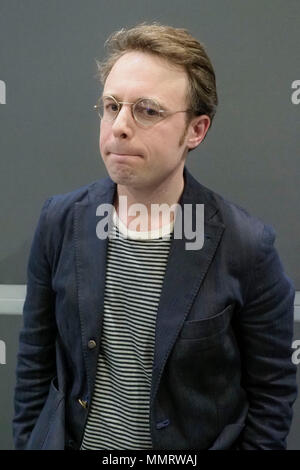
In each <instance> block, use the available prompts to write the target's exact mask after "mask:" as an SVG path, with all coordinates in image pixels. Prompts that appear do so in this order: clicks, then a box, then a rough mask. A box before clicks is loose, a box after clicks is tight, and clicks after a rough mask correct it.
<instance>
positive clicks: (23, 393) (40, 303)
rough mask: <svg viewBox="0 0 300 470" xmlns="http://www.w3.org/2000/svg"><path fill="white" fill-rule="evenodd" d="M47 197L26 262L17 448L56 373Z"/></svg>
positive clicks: (16, 396)
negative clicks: (46, 237)
mask: <svg viewBox="0 0 300 470" xmlns="http://www.w3.org/2000/svg"><path fill="white" fill-rule="evenodd" d="M51 199H52V198H49V199H47V200H46V201H45V203H44V205H43V207H42V210H41V214H40V218H39V221H38V224H37V227H36V230H35V233H34V237H33V241H32V245H31V250H30V254H29V260H28V265H27V292H26V298H25V302H24V307H23V326H22V329H21V331H20V335H19V349H18V356H17V366H16V385H15V390H14V417H13V437H14V443H15V448H16V449H25V448H26V443H27V442H28V440H29V437H30V434H31V432H32V430H33V428H34V425H35V423H36V420H37V418H38V416H39V414H40V412H41V410H42V408H43V405H44V403H45V401H46V399H47V396H48V392H49V387H50V382H51V379H52V378H53V377H54V376H55V375H56V360H55V340H56V322H55V312H54V308H55V299H54V293H53V291H52V289H51V267H50V264H49V260H48V258H47V254H46V249H45V246H46V244H45V234H46V231H47V210H48V207H49V204H50V203H51Z"/></svg>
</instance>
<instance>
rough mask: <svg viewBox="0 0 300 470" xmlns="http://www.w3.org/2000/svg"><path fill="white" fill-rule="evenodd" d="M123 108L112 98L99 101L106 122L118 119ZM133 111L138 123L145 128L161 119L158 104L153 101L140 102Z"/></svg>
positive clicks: (99, 108) (100, 110) (99, 107)
mask: <svg viewBox="0 0 300 470" xmlns="http://www.w3.org/2000/svg"><path fill="white" fill-rule="evenodd" d="M121 106H122V105H121V104H119V103H118V102H117V101H116V100H114V99H113V98H112V97H103V98H102V99H100V100H99V105H98V112H99V115H100V117H101V118H102V119H103V120H104V121H113V120H114V119H115V118H116V117H117V115H118V113H119V111H120V109H121ZM132 111H133V115H134V117H135V119H136V121H138V122H139V123H141V124H143V125H144V126H147V125H151V124H153V123H155V122H157V121H158V120H159V119H160V118H161V111H160V108H159V106H158V104H157V103H156V102H155V101H153V100H151V99H141V100H138V101H137V102H136V103H135V104H134V105H133V107H132Z"/></svg>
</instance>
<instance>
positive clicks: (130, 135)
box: [100, 51, 188, 192]
mask: <svg viewBox="0 0 300 470" xmlns="http://www.w3.org/2000/svg"><path fill="white" fill-rule="evenodd" d="M187 86H188V79H187V75H186V73H185V71H184V70H183V69H182V70H181V69H178V68H174V67H173V66H172V65H170V64H169V63H168V62H166V61H164V60H162V59H160V58H158V57H156V56H153V55H150V54H145V53H142V52H136V51H132V52H128V53H126V54H124V55H123V56H122V57H121V58H120V59H118V61H117V62H116V63H115V64H114V66H113V68H112V70H111V71H110V73H109V75H108V77H107V79H106V82H105V86H104V90H103V95H112V96H114V97H115V98H116V99H117V100H118V101H126V102H130V103H134V102H136V101H137V100H138V99H139V98H154V99H155V100H156V101H157V102H158V103H159V104H160V105H161V107H162V108H163V109H166V110H167V111H171V112H173V111H179V110H185V109H187V107H188V106H187V102H186V101H187V100H186V93H187ZM186 130H187V129H186V113H177V114H174V115H172V116H168V117H167V118H165V119H163V120H161V121H159V122H157V123H156V124H154V125H153V126H152V127H149V128H144V127H142V126H141V125H139V124H138V123H137V122H136V121H135V120H134V118H133V116H132V113H131V107H130V106H129V105H123V106H122V108H121V110H120V112H119V114H118V116H117V117H116V119H115V120H114V121H112V122H105V121H101V125H100V152H101V155H102V158H103V161H104V163H105V166H106V168H107V171H108V173H109V175H110V177H111V179H112V180H113V181H115V182H116V183H117V184H120V185H124V186H128V187H131V188H134V189H139V190H141V189H142V190H144V191H147V192H148V191H150V192H151V191H153V190H155V189H157V188H162V187H163V185H164V184H166V183H167V182H168V181H170V180H173V181H174V177H175V180H176V177H177V176H179V175H182V171H183V166H184V161H185V158H186V154H187V144H186V142H187V136H186V134H187V133H186Z"/></svg>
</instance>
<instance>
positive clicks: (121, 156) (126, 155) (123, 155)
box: [109, 152, 142, 160]
mask: <svg viewBox="0 0 300 470" xmlns="http://www.w3.org/2000/svg"><path fill="white" fill-rule="evenodd" d="M109 155H110V156H112V157H115V158H118V159H120V160H122V159H126V158H142V156H141V155H136V154H133V153H116V152H109Z"/></svg>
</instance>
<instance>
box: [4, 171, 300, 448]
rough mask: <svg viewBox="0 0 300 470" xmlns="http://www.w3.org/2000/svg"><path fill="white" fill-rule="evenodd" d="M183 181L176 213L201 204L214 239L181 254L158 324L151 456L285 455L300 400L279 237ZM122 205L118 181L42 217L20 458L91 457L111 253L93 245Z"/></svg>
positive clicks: (20, 413) (19, 396)
mask: <svg viewBox="0 0 300 470" xmlns="http://www.w3.org/2000/svg"><path fill="white" fill-rule="evenodd" d="M184 179H185V186H184V191H183V194H182V197H181V199H180V201H179V203H180V204H181V205H183V204H192V206H190V207H193V209H194V208H195V205H196V204H204V217H205V218H204V234H205V238H204V245H203V247H202V248H201V249H199V250H196V251H195V250H186V249H185V243H186V242H187V240H186V239H185V237H184V236H183V238H182V239H176V238H175V239H173V240H172V241H171V248H170V254H169V258H168V263H167V268H166V273H165V278H164V283H163V288H162V292H161V298H160V303H159V308H158V312H157V321H156V335H155V351H154V361H153V370H152V383H151V394H150V414H149V424H150V429H151V437H152V444H153V449H163V450H168V449H169V450H177V449H182V450H183V449H197V450H201V449H285V448H286V437H287V434H288V432H289V429H290V425H291V420H292V405H293V403H294V401H295V399H296V396H297V385H296V366H295V365H293V363H292V361H291V356H292V352H293V351H292V349H291V344H292V339H293V304H294V295H295V290H294V286H293V284H292V282H291V280H290V279H289V278H288V277H287V276H286V275H285V273H284V271H283V267H282V264H281V261H280V259H279V257H278V254H277V252H276V250H275V248H274V246H273V243H274V239H275V234H274V230H273V228H272V227H271V226H269V225H266V224H264V223H263V222H262V221H261V220H259V219H258V218H255V217H252V216H251V215H249V214H248V213H247V212H246V211H245V210H244V209H242V208H240V207H238V206H237V205H235V204H233V203H231V202H229V201H227V200H225V199H224V198H222V197H221V196H220V195H218V194H216V193H215V192H213V191H211V190H209V189H208V188H205V187H204V186H203V185H201V184H200V183H198V182H197V181H196V180H195V179H194V178H193V177H192V175H191V174H190V173H189V172H188V171H187V169H186V168H185V169H184ZM115 192H116V184H115V183H114V182H113V181H112V180H111V179H110V178H109V177H107V178H106V179H103V180H99V181H96V182H94V183H92V184H90V185H87V186H84V187H82V188H80V189H78V190H76V191H73V192H70V193H68V194H65V195H56V196H53V197H50V198H49V199H47V201H46V202H45V203H44V205H43V208H42V211H41V215H40V219H39V222H38V225H37V228H36V231H35V235H34V238H33V242H32V247H31V251H30V256H29V261H28V271H27V275H28V281H27V294H26V299H25V303H24V311H23V321H24V324H23V327H22V329H21V332H20V338H19V352H18V359H17V368H16V387H15V396H14V400H15V401H14V403H15V414H14V419H13V434H14V441H15V447H16V449H79V448H80V444H81V441H82V438H83V432H84V427H85V423H86V420H87V416H88V411H89V407H90V404H91V399H92V396H93V388H94V380H95V375H96V367H97V359H98V354H99V346H100V342H101V329H102V319H103V303H104V290H105V271H106V251H107V244H108V239H107V238H106V239H99V238H98V237H97V235H96V225H97V223H98V222H99V220H100V219H99V216H97V215H96V210H97V207H98V206H99V205H100V204H104V203H109V204H112V203H113V200H114V196H115ZM193 214H194V211H193ZM193 216H195V214H194V215H193ZM183 235H184V234H183ZM91 340H93V341H94V342H93V343H91V342H90V341H91ZM91 344H92V345H93V346H95V344H96V347H91Z"/></svg>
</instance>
